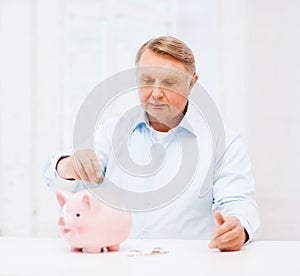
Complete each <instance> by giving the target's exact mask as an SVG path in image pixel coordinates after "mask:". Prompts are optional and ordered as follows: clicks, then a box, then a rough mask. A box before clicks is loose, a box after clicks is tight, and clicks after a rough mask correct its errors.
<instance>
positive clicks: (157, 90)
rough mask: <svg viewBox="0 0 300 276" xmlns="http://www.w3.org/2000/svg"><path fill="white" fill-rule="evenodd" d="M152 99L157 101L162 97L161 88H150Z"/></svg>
mask: <svg viewBox="0 0 300 276" xmlns="http://www.w3.org/2000/svg"><path fill="white" fill-rule="evenodd" d="M152 97H153V98H154V99H159V98H161V97H163V91H162V90H161V87H159V86H154V87H153V88H152Z"/></svg>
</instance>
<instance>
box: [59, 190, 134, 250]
mask: <svg viewBox="0 0 300 276" xmlns="http://www.w3.org/2000/svg"><path fill="white" fill-rule="evenodd" d="M56 197H57V201H58V203H59V204H60V206H61V207H64V209H63V210H64V212H63V215H61V216H60V218H59V221H58V226H59V227H60V229H61V233H62V235H63V237H64V239H65V240H66V241H67V242H68V243H69V244H70V245H71V248H72V250H73V251H82V249H85V250H86V251H87V252H88V253H99V252H103V251H104V248H107V250H108V251H119V250H120V243H122V242H123V241H125V240H126V239H127V238H128V235H129V232H130V228H131V214H130V213H129V212H127V211H123V210H120V209H116V208H113V207H110V206H108V205H106V204H104V203H102V202H101V201H100V200H99V199H97V198H96V197H95V196H93V195H92V194H91V193H90V192H88V191H82V192H78V193H74V194H71V193H67V192H63V191H58V192H57V193H56Z"/></svg>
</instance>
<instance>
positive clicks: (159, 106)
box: [149, 102, 167, 109]
mask: <svg viewBox="0 0 300 276" xmlns="http://www.w3.org/2000/svg"><path fill="white" fill-rule="evenodd" d="M149 105H150V106H151V107H153V108H158V109H160V108H163V107H165V106H167V104H164V103H153V102H149Z"/></svg>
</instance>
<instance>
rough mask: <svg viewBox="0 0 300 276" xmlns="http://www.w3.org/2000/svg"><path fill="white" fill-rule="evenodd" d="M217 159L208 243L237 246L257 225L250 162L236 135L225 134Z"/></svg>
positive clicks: (257, 219)
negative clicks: (221, 155) (211, 232)
mask: <svg viewBox="0 0 300 276" xmlns="http://www.w3.org/2000/svg"><path fill="white" fill-rule="evenodd" d="M218 161H219V162H218V166H221V169H220V174H219V175H217V176H215V177H216V178H215V181H214V188H213V209H212V211H213V212H214V216H215V220H216V225H217V226H216V229H215V232H214V235H213V238H212V241H211V243H210V245H209V246H210V247H211V248H219V249H220V250H223V251H226V250H227V251H228V250H239V249H240V248H241V247H242V246H243V244H244V243H245V242H248V241H251V240H252V239H253V238H254V237H255V235H256V234H257V232H258V230H259V227H260V219H259V213H258V207H257V204H256V202H255V199H254V179H253V175H252V171H251V163H250V160H249V157H248V155H247V153H246V150H245V147H244V145H243V144H242V142H241V139H240V137H239V136H237V135H230V136H227V141H226V148H225V153H224V158H223V160H218Z"/></svg>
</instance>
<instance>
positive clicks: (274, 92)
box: [181, 0, 300, 240]
mask: <svg viewBox="0 0 300 276" xmlns="http://www.w3.org/2000/svg"><path fill="white" fill-rule="evenodd" d="M192 2H193V1H191V0H190V1H185V9H184V11H185V12H186V14H185V16H186V21H185V25H182V29H181V32H182V34H181V35H182V36H183V37H185V38H186V39H187V40H188V41H190V43H191V44H192V45H194V48H196V49H197V50H198V52H197V54H198V67H199V68H200V80H201V76H203V77H204V80H202V83H203V84H204V86H205V87H206V88H207V89H208V91H209V92H210V93H211V95H212V96H213V97H214V98H215V100H216V102H217V104H218V105H219V108H220V111H221V113H222V115H223V118H224V121H225V123H226V125H228V126H229V127H231V128H234V129H236V130H238V131H239V132H240V133H241V134H242V136H243V138H244V140H245V141H246V142H247V145H248V149H249V153H250V157H251V159H252V163H253V172H254V175H255V178H256V191H257V192H256V194H257V201H258V203H259V206H260V210H261V218H262V231H261V235H260V239H268V240H272V239H284V240H299V239H300V232H299V230H298V229H299V228H300V216H299V215H298V210H299V209H300V201H299V200H298V198H299V195H300V185H299V178H298V170H299V164H300V160H299V159H300V147H299V145H298V141H300V127H299V125H300V124H299V122H300V120H299V119H300V109H299V107H298V105H299V102H300V93H299V91H300V84H299V80H298V79H299V72H300V52H299V49H300V31H299V26H300V17H299V11H300V1H297V0H287V1H283V0H226V1H221V0H215V1H210V4H209V5H204V6H205V8H203V4H204V3H207V2H206V1H204V0H203V1H198V2H197V4H195V5H193V4H192ZM197 14H198V15H199V16H196V15H197ZM190 15H194V16H190ZM200 15H204V17H201V16H200ZM203 18H206V19H207V20H205V21H204V22H203ZM182 20H183V19H182ZM183 26H184V27H183ZM203 29H205V30H203ZM206 56H208V57H209V58H208V59H207V58H206ZM206 69H208V70H209V72H206V73H203V70H204V71H205V70H206ZM211 76H213V77H211ZM211 82H214V83H211Z"/></svg>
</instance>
